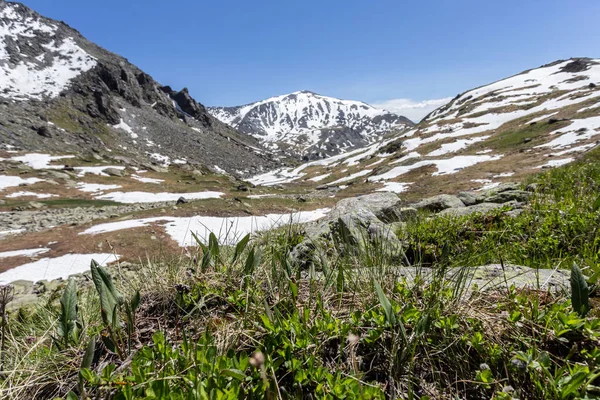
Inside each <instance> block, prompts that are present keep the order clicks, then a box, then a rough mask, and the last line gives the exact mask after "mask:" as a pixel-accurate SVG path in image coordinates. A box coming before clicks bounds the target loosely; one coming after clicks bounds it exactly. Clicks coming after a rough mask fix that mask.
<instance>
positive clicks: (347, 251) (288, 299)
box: [0, 0, 600, 400]
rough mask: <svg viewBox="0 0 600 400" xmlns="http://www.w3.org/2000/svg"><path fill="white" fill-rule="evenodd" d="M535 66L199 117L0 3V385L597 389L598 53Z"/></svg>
mask: <svg viewBox="0 0 600 400" xmlns="http://www.w3.org/2000/svg"><path fill="white" fill-rule="evenodd" d="M204 17H205V16H203V18H204ZM206 18H208V17H206ZM246 18H247V16H246V15H245V16H244V20H246ZM163 22H164V21H163ZM181 25H182V26H183V24H181ZM178 28H179V27H178ZM270 39H271V38H270ZM202 40H205V39H204V38H202ZM211 40H212V38H211ZM202 43H203V45H205V44H206V43H204V42H202ZM209 47H210V46H209ZM299 47H302V46H299ZM356 48H357V49H359V48H361V47H360V45H358V44H357V46H356ZM362 50H364V49H361V51H362ZM234 55H235V56H236V57H238V56H239V57H240V59H241V58H242V57H248V54H245V55H238V54H234ZM201 56H204V54H201ZM357 57H358V56H357ZM382 59H385V57H383V56H382ZM161 61H164V60H161ZM202 61H204V59H203V60H202ZM244 61H245V60H244ZM548 61H550V63H548V64H545V65H542V66H539V67H534V66H531V67H532V68H531V69H529V70H526V71H523V72H520V73H519V72H518V71H513V72H514V73H516V75H513V76H508V77H506V78H504V79H500V80H498V81H496V82H491V83H487V84H484V85H482V86H479V87H476V88H472V89H469V88H467V87H465V88H462V89H461V90H465V91H464V92H462V93H460V94H458V95H456V96H455V97H454V98H452V99H451V100H450V101H449V102H447V100H445V99H444V100H443V101H441V102H440V101H439V100H425V101H423V102H422V103H423V104H425V103H428V102H433V103H434V104H438V103H439V104H441V106H440V107H438V108H437V109H435V110H433V111H432V112H430V113H429V114H428V115H427V116H425V117H424V118H423V119H422V120H420V121H411V120H410V119H408V118H406V117H405V116H403V115H401V113H400V112H399V111H393V110H385V109H381V108H377V107H374V106H372V105H370V104H368V103H366V102H363V101H359V100H344V99H340V98H336V97H331V96H327V95H322V94H317V93H314V92H312V91H309V90H298V91H295V92H291V93H289V92H287V93H288V94H283V95H277V96H272V95H271V94H269V95H267V96H264V97H265V99H264V100H260V101H255V102H251V103H248V104H245V105H241V106H211V107H206V106H204V105H203V104H202V102H201V101H199V100H197V99H196V98H194V97H193V96H192V95H191V94H190V90H189V89H187V88H186V87H185V86H183V85H182V80H181V79H180V77H178V76H175V75H177V73H178V72H177V71H180V70H179V69H178V67H179V66H177V65H171V64H169V65H168V67H169V71H170V73H171V74H172V79H173V82H177V84H178V85H180V88H173V87H171V86H169V85H167V83H169V82H164V83H159V82H158V81H157V80H155V78H153V77H152V76H151V75H150V74H148V73H147V72H145V71H143V70H142V69H140V68H139V67H137V66H135V65H133V63H131V62H130V61H128V60H127V59H126V58H124V57H123V56H121V55H118V54H115V53H112V52H111V51H109V50H106V49H104V48H102V47H100V46H99V45H97V44H95V43H93V42H91V41H90V40H88V39H86V38H85V37H84V36H83V35H82V34H80V33H79V32H78V31H77V30H75V29H73V28H72V27H70V26H69V25H67V24H66V23H64V22H61V21H58V20H54V19H51V18H47V17H44V16H42V15H40V14H38V13H37V12H35V11H34V10H32V9H30V8H28V7H27V6H25V5H23V4H20V3H13V2H6V1H4V0H0V319H1V324H0V338H1V339H0V343H1V345H0V398H6V399H22V398H31V399H63V398H64V399H68V400H73V399H77V398H82V399H91V398H106V399H137V398H147V399H163V398H172V399H187V398H194V399H196V398H197V399H206V398H211V399H212V398H228V399H229V398H269V399H274V398H277V399H288V398H289V399H292V398H327V399H337V398H348V399H354V398H356V399H363V398H389V399H392V398H393V399H396V398H398V399H405V398H410V399H412V398H421V399H434V398H435V399H438V398H439V399H444V400H445V399H456V398H467V399H484V398H494V399H502V400H509V399H510V400H513V399H518V398H522V399H540V398H548V399H554V398H560V399H578V398H595V397H593V396H596V395H597V394H598V393H600V390H599V389H598V388H599V387H600V383H598V380H599V378H598V376H600V361H599V359H600V356H599V354H600V350H599V347H598V338H599V337H600V328H599V327H600V319H599V318H598V316H599V315H600V314H599V313H598V306H599V305H600V302H598V298H600V291H599V290H598V280H599V279H600V235H599V234H598V224H599V223H600V198H598V194H599V193H600V146H599V145H600V59H598V58H585V57H577V58H570V59H562V60H556V61H552V60H548ZM235 62H236V63H239V62H240V60H239V59H237V58H235ZM249 63H250V62H249ZM140 65H141V64H140ZM395 67H396V66H395ZM428 67H430V66H428ZM170 68H173V70H172V72H171V69H170ZM398 68H399V67H398ZM439 68H441V69H444V68H446V65H445V64H443V63H442V64H441V66H440V67H439ZM447 68H448V70H450V66H449V65H448V67H447ZM184 69H185V68H183V67H182V70H184ZM158 70H160V68H158ZM394 70H395V69H394ZM400 70H401V69H398V71H400ZM278 72H281V71H278ZM461 73H462V71H461ZM162 74H163V75H162V76H163V77H164V76H165V73H164V70H162ZM465 74H466V72H465ZM359 75H360V74H359ZM157 76H159V75H157ZM277 76H278V75H277V74H275V73H273V86H274V87H276V85H275V82H276V80H277V79H276V78H277ZM357 76H358V75H357ZM432 76H433V75H432ZM227 78H228V80H229V78H231V77H229V76H228V77H227ZM196 79H198V80H202V79H204V80H205V81H207V80H210V77H209V76H207V75H202V74H198V75H197V76H196ZM357 79H358V78H357ZM369 79H370V78H369ZM367 81H368V82H371V81H369V80H367ZM474 81H475V80H474ZM294 82H296V81H294ZM297 82H303V80H301V79H298V80H297ZM192 83H193V82H191V83H190V84H192ZM437 83H439V82H433V83H432V82H427V84H429V85H434V84H437ZM184 84H185V82H184ZM262 84H263V83H262V82H261V83H260V85H262ZM257 85H258V83H257ZM380 85H383V86H388V82H384V83H383V84H381V82H380ZM348 86H351V87H350V88H349V89H348V90H349V92H350V93H352V91H355V92H356V91H360V90H359V89H360V88H361V85H360V84H359V82H357V83H356V87H354V86H353V85H350V84H348ZM473 86H474V85H473ZM196 87H198V86H196ZM357 88H358V89H357ZM236 90H237V87H236ZM239 90H240V91H241V90H243V89H241V88H240V89H239ZM273 91H275V90H273ZM194 93H196V92H195V91H194ZM284 93H286V92H284ZM400 95H403V94H402V93H398V96H400ZM268 96H272V97H268ZM257 97H258V96H257ZM240 98H246V97H245V96H244V97H241V96H240ZM244 102H245V101H244ZM406 102H408V103H409V106H410V105H412V106H414V104H413V103H414V102H413V101H408V100H407V99H402V98H400V99H397V100H390V101H388V102H382V104H385V103H387V104H394V103H406ZM237 104H243V102H242V101H240V102H239V103H237ZM373 104H377V103H376V102H373ZM417 104H419V103H417ZM423 114H425V112H423ZM7 321H8V322H7ZM5 342H6V345H5Z"/></svg>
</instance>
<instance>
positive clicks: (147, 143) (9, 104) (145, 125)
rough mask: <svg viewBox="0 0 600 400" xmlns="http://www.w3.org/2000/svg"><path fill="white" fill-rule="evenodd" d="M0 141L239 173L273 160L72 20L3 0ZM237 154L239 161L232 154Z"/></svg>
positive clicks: (0, 9)
mask: <svg viewBox="0 0 600 400" xmlns="http://www.w3.org/2000/svg"><path fill="white" fill-rule="evenodd" d="M0 100H1V102H0V139H1V142H2V143H3V144H4V145H5V146H6V145H7V146H12V147H14V148H17V149H23V150H43V151H53V152H62V153H90V152H94V153H96V154H100V155H101V156H104V157H114V156H117V155H120V156H122V157H127V158H129V159H132V160H135V161H136V162H142V161H154V162H158V163H160V164H167V163H169V162H172V161H173V160H179V161H180V162H189V163H192V164H194V163H201V164H204V165H206V166H208V167H209V168H215V166H217V167H218V168H222V169H225V170H227V171H229V172H232V173H236V174H240V175H241V174H243V173H248V172H252V171H253V170H256V171H258V170H260V169H261V168H265V167H268V166H271V165H273V164H272V161H271V159H272V157H270V156H268V153H267V152H266V151H265V150H264V149H262V148H261V147H260V144H259V143H258V141H257V140H255V139H254V138H252V137H248V136H247V135H240V134H239V133H238V132H236V131H235V130H234V129H232V128H231V127H229V126H227V125H225V124H223V123H221V122H220V121H218V120H217V119H216V118H213V117H212V116H210V114H208V113H207V112H206V109H205V108H204V106H202V105H201V104H199V103H197V102H196V101H195V100H194V99H193V98H192V97H191V96H190V95H189V93H188V92H187V90H186V89H184V90H182V91H174V90H172V89H171V88H169V87H168V86H162V85H160V84H159V83H157V82H156V81H154V80H153V79H152V77H151V76H149V75H148V74H146V73H144V72H143V71H141V70H140V69H138V68H137V67H135V66H134V65H132V64H130V63H129V62H128V61H127V60H126V59H124V58H122V57H120V56H118V55H115V54H113V53H110V52H108V51H106V50H104V49H102V48H100V47H99V46H97V45H95V44H93V43H91V42H89V41H88V40H86V39H85V38H84V37H82V36H81V35H80V34H79V33H78V32H77V31H75V30H74V29H72V28H70V27H69V26H67V25H66V24H64V23H62V22H58V21H54V20H52V19H48V18H45V17H42V16H40V15H39V14H37V13H35V12H34V11H32V10H30V9H29V8H27V7H25V6H23V5H21V4H18V3H7V2H5V1H0ZM231 154H236V155H239V157H231V156H230V155H231Z"/></svg>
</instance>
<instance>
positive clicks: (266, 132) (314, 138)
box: [209, 91, 404, 147]
mask: <svg viewBox="0 0 600 400" xmlns="http://www.w3.org/2000/svg"><path fill="white" fill-rule="evenodd" d="M209 112H210V113H211V114H212V115H213V116H214V117H216V118H218V119H220V120H221V121H222V122H225V123H227V124H230V125H232V126H234V127H236V128H239V127H240V126H241V125H242V124H243V123H248V122H250V123H251V125H252V127H253V130H255V131H256V132H249V133H250V134H252V135H253V136H255V137H257V138H259V139H260V140H262V141H264V142H267V143H272V142H276V141H286V142H291V143H294V142H295V140H294V139H296V138H297V137H298V136H300V135H306V136H307V137H308V138H307V139H302V144H303V145H304V144H306V145H307V147H308V146H311V145H314V144H316V143H318V142H319V140H321V139H322V138H321V130H322V129H328V128H329V129H331V128H338V127H340V126H346V127H349V128H351V129H353V130H355V131H357V132H360V134H361V136H363V137H364V138H365V139H367V140H368V141H372V139H373V135H378V134H380V133H383V132H385V131H388V130H389V129H390V128H393V127H395V126H401V125H404V123H403V122H402V121H399V122H398V123H392V122H390V121H389V120H386V119H381V120H378V121H374V120H373V119H374V118H376V117H382V116H386V115H392V116H395V115H396V114H394V113H391V112H389V111H385V110H381V109H378V108H375V107H373V106H370V105H368V104H366V103H363V102H360V101H354V100H340V99H336V98H333V97H328V96H322V95H319V94H315V93H312V92H308V91H299V92H294V93H290V94H286V95H281V96H275V97H271V98H268V99H265V100H261V101H258V102H255V103H251V104H247V105H244V106H240V107H232V108H216V107H215V108H210V109H209ZM398 117H399V116H398Z"/></svg>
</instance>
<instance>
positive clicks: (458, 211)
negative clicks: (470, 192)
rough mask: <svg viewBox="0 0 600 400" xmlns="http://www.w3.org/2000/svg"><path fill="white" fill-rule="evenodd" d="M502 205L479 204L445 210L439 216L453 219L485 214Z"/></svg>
mask: <svg viewBox="0 0 600 400" xmlns="http://www.w3.org/2000/svg"><path fill="white" fill-rule="evenodd" d="M503 206H504V204H498V203H479V204H475V205H472V206H469V207H461V208H447V209H445V210H443V211H441V212H440V215H450V216H453V217H462V216H465V215H471V214H475V213H482V214H486V213H488V212H490V211H492V210H495V209H497V208H501V207H503Z"/></svg>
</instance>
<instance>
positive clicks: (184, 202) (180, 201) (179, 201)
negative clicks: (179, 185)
mask: <svg viewBox="0 0 600 400" xmlns="http://www.w3.org/2000/svg"><path fill="white" fill-rule="evenodd" d="M186 203H189V201H188V200H187V199H186V198H185V197H183V196H181V197H180V198H178V199H177V203H175V205H177V206H178V205H180V204H186Z"/></svg>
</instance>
